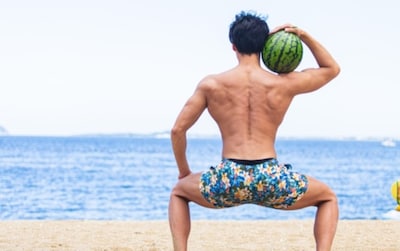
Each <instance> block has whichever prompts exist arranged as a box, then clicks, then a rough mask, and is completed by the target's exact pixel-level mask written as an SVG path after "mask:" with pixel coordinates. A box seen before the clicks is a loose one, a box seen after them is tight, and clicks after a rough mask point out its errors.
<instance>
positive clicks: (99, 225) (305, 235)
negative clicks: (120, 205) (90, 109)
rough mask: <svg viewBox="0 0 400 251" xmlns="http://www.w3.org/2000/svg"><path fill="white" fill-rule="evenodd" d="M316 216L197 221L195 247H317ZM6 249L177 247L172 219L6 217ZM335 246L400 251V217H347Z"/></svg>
mask: <svg viewBox="0 0 400 251" xmlns="http://www.w3.org/2000/svg"><path fill="white" fill-rule="evenodd" d="M312 227H313V222H312V221H311V220H299V221H297V220H290V221H268V220H263V221H193V223H192V232H191V236H190V240H189V250H194V251H201V250H207V251H208V250H218V251H223V250H229V251H231V250H279V251H283V250H296V251H297V250H314V249H315V245H314V239H313V236H312ZM0 250H1V251H8V250H10V251H19V250H38V251H47V250H61V251H63V250H82V251H86V250H93V251H117V250H118V251H132V250H135V251H137V250H139V251H140V250H152V251H155V250H172V243H171V238H170V232H169V227H168V222H167V221H1V222H0ZM333 250H346V251H347V250H349V251H358V250H359V251H369V250H370V251H380V250H393V251H395V250H397V251H398V250H400V221H395V220H387V221H386V220H376V221H374V220H357V221H347V220H341V221H340V222H339V225H338V230H337V234H336V237H335V241H334V246H333Z"/></svg>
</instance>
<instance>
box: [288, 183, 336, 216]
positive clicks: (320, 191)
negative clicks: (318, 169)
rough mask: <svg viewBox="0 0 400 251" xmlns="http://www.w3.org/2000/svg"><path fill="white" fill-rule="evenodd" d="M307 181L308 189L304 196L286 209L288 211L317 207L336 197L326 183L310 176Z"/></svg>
mask: <svg viewBox="0 0 400 251" xmlns="http://www.w3.org/2000/svg"><path fill="white" fill-rule="evenodd" d="M307 180H308V188H307V191H306V192H305V194H304V196H303V197H302V198H301V199H300V200H298V201H297V202H296V203H294V204H293V205H292V206H289V207H288V208H286V210H294V209H301V208H304V207H309V206H317V205H318V204H319V203H321V202H323V201H327V200H331V199H334V198H335V197H336V195H335V194H334V192H333V191H332V190H331V189H330V188H329V187H328V186H327V185H326V184H325V183H323V182H321V181H319V180H317V179H315V178H313V177H310V176H307Z"/></svg>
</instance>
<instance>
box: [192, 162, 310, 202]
mask: <svg viewBox="0 0 400 251" xmlns="http://www.w3.org/2000/svg"><path fill="white" fill-rule="evenodd" d="M247 162H250V163H247ZM307 187H308V181H307V177H306V176H305V175H303V174H299V173H296V172H293V171H292V170H291V165H290V164H279V163H278V161H277V160H276V159H274V158H271V159H265V160H259V161H241V160H233V159H223V160H222V162H221V163H220V164H219V165H218V166H217V167H210V169H209V170H208V171H206V172H204V173H203V174H202V175H201V178H200V192H201V193H202V195H203V197H204V198H205V199H206V200H207V201H208V202H210V203H211V204H213V205H214V206H215V207H217V208H223V207H233V206H238V205H242V204H249V203H251V204H257V205H261V206H266V207H272V208H287V207H288V206H291V205H293V204H294V203H295V202H296V201H298V200H299V199H300V198H301V197H303V195H304V194H305V192H306V191H307Z"/></svg>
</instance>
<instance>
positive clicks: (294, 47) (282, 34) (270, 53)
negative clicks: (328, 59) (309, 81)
mask: <svg viewBox="0 0 400 251" xmlns="http://www.w3.org/2000/svg"><path fill="white" fill-rule="evenodd" d="M302 58H303V45H302V43H301V40H300V38H299V37H298V36H297V35H296V34H294V33H290V32H286V31H284V30H281V31H278V32H276V33H274V34H272V35H270V36H269V37H268V38H267V41H266V42H265V45H264V48H263V51H262V60H263V62H264V65H265V66H266V67H267V68H268V69H270V70H271V71H273V72H276V73H288V72H292V71H294V69H296V67H297V66H298V65H299V64H300V62H301V59H302Z"/></svg>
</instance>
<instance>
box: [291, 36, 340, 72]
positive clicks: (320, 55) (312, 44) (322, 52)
mask: <svg viewBox="0 0 400 251" xmlns="http://www.w3.org/2000/svg"><path fill="white" fill-rule="evenodd" d="M299 37H300V39H301V40H302V41H303V43H304V44H305V45H306V46H307V47H308V48H309V49H310V51H311V53H312V54H313V56H314V58H315V60H316V61H317V64H318V66H319V67H320V68H326V69H329V70H330V71H331V78H334V77H335V76H336V75H337V74H338V73H339V71H340V68H339V65H338V63H337V62H336V60H335V59H334V58H333V57H332V55H331V54H330V53H329V52H328V50H326V48H325V47H324V46H323V45H322V44H321V43H319V42H318V41H317V40H315V39H314V38H313V37H312V36H311V35H310V34H308V33H307V32H305V31H301V32H300V34H299Z"/></svg>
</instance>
